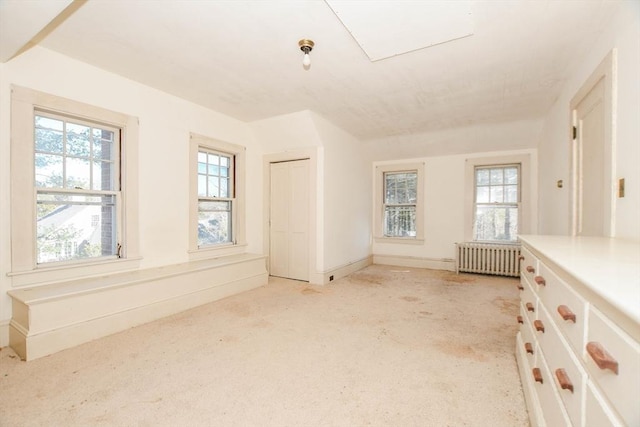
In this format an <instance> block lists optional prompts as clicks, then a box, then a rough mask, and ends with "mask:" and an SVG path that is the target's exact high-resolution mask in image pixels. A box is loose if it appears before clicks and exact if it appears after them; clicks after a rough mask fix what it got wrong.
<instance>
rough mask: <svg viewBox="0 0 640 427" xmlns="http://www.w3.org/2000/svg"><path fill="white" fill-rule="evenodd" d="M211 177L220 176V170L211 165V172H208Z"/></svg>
mask: <svg viewBox="0 0 640 427" xmlns="http://www.w3.org/2000/svg"><path fill="white" fill-rule="evenodd" d="M207 173H208V174H209V175H215V176H218V175H220V168H219V166H217V165H211V164H210V165H209V170H208V172H207Z"/></svg>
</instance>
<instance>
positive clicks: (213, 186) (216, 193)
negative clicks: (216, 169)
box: [207, 176, 220, 197]
mask: <svg viewBox="0 0 640 427" xmlns="http://www.w3.org/2000/svg"><path fill="white" fill-rule="evenodd" d="M208 185H209V187H208V189H207V197H220V188H219V184H218V177H217V176H210V177H209V180H208Z"/></svg>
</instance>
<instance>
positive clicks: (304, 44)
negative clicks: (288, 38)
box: [298, 39, 315, 53]
mask: <svg viewBox="0 0 640 427" xmlns="http://www.w3.org/2000/svg"><path fill="white" fill-rule="evenodd" d="M298 46H300V50H301V51H303V52H304V53H309V52H311V51H312V50H313V46H315V43H314V42H313V40H309V39H302V40H300V41H299V42H298Z"/></svg>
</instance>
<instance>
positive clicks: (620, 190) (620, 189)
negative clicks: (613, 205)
mask: <svg viewBox="0 0 640 427" xmlns="http://www.w3.org/2000/svg"><path fill="white" fill-rule="evenodd" d="M622 197H624V178H620V179H619V180H618V198H622Z"/></svg>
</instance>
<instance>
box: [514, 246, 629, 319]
mask: <svg viewBox="0 0 640 427" xmlns="http://www.w3.org/2000/svg"><path fill="white" fill-rule="evenodd" d="M519 237H520V240H521V241H522V242H523V243H526V244H528V245H530V246H532V247H533V248H534V249H535V250H537V251H538V252H540V253H541V254H542V255H544V256H545V257H547V258H548V259H549V260H550V261H551V262H553V263H555V264H556V265H558V266H559V267H560V268H562V269H563V270H565V271H566V272H567V273H568V274H570V275H571V276H573V277H575V278H576V279H577V280H579V281H580V282H581V283H583V284H584V286H586V287H588V288H589V289H591V290H592V291H593V292H595V293H596V294H598V295H599V296H601V297H602V298H603V299H604V300H606V301H608V302H609V303H610V304H612V305H613V306H614V307H616V308H617V309H619V310H620V311H621V312H623V313H624V314H625V315H627V316H629V317H630V318H631V319H633V320H634V321H635V322H636V323H639V324H640V243H638V242H634V241H629V240H622V239H613V238H607V237H571V236H536V235H524V236H519Z"/></svg>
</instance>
